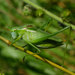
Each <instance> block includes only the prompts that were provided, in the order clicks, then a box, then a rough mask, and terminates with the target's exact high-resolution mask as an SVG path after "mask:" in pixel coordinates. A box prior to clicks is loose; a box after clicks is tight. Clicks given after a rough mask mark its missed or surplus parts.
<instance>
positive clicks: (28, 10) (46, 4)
mask: <svg viewBox="0 0 75 75" xmlns="http://www.w3.org/2000/svg"><path fill="white" fill-rule="evenodd" d="M31 1H32V2H33V3H35V4H37V5H39V6H42V7H43V8H45V9H47V10H49V11H51V12H52V13H53V14H56V15H57V16H59V17H63V19H65V20H64V21H67V20H68V22H71V23H72V24H75V10H74V9H75V3H74V2H72V0H64V1H62V0H60V1H59V0H31ZM26 5H28V4H27V3H25V2H24V1H23V0H20V1H19V0H0V35H1V36H3V37H5V38H7V39H8V40H10V41H12V42H13V41H14V39H16V37H18V34H19V33H20V32H18V34H16V33H14V32H13V33H12V36H11V29H13V30H14V29H17V28H18V29H20V31H21V29H22V28H25V27H26V28H27V29H29V30H30V29H31V28H33V29H34V31H36V36H35V34H33V33H32V35H33V37H32V38H33V39H34V38H39V37H42V35H43V36H46V35H47V34H48V35H49V34H50V36H51V34H52V37H50V36H48V37H47V36H46V39H45V40H43V41H42V42H40V43H38V44H37V45H36V43H35V46H36V47H37V48H39V49H40V50H41V53H40V54H39V55H40V56H41V57H43V58H47V59H49V60H51V61H53V62H55V63H57V64H59V65H63V63H62V62H63V59H64V51H65V50H67V51H66V58H65V63H66V64H65V67H66V68H67V69H69V70H70V71H73V72H75V71H74V66H75V60H74V59H75V40H74V39H75V35H74V34H75V31H74V30H72V31H71V32H72V34H71V37H70V40H69V41H68V47H67V49H66V48H65V47H66V42H65V41H66V40H67V39H68V37H69V29H67V30H64V28H63V27H65V26H63V24H61V23H59V22H58V21H57V20H55V19H53V18H51V17H49V16H48V15H47V14H45V13H44V12H43V11H42V10H40V9H38V10H37V9H35V8H34V7H32V6H31V5H29V6H26ZM63 5H64V6H65V7H64V6H63ZM23 13H24V14H23ZM68 28H69V27H68ZM33 29H32V30H33ZM37 30H38V31H37ZM61 30H63V32H60V31H61ZM57 32H59V34H58V33H57ZM25 33H26V32H25ZM25 33H24V34H23V35H24V37H23V38H22V39H19V40H18V41H17V42H16V44H18V45H19V46H24V45H26V44H27V43H26V42H25V39H27V37H26V34H27V35H30V33H26V34H25ZM43 33H44V34H43ZM54 33H57V35H56V34H54ZM20 34H21V33H20ZM45 34H46V35H45ZM38 36H39V37H38ZM12 37H13V38H14V39H12ZM44 38H45V37H44ZM23 39H24V40H23ZM33 39H32V40H30V42H31V41H34V40H33ZM36 40H37V39H36ZM41 40H42V38H41V39H38V41H41ZM61 41H63V45H61V44H62V42H61ZM28 43H29V42H28ZM31 44H32V42H31ZM59 45H61V46H59ZM50 46H51V47H55V48H49V47H50ZM56 46H58V47H56ZM47 47H48V49H47ZM27 48H28V49H30V48H31V47H29V46H28V47H27ZM45 48H46V49H45ZM32 49H33V48H31V50H32ZM33 51H34V52H35V49H33ZM24 56H25V61H24V62H23V57H24ZM0 73H4V74H5V75H27V74H28V75H63V73H62V72H61V71H60V70H59V69H56V68H54V67H53V66H50V65H48V64H47V63H44V62H42V61H40V60H38V59H35V58H34V57H32V56H30V55H28V54H26V53H24V52H21V51H18V50H17V49H15V48H13V47H11V46H8V45H6V44H5V43H4V42H3V41H1V40H0ZM65 74H66V73H65ZM66 75H67V74H66Z"/></svg>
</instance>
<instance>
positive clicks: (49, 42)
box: [36, 39, 63, 49]
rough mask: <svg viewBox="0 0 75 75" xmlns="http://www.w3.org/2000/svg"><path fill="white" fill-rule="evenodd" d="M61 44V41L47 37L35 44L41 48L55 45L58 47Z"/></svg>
mask: <svg viewBox="0 0 75 75" xmlns="http://www.w3.org/2000/svg"><path fill="white" fill-rule="evenodd" d="M61 45H63V42H62V41H56V40H52V39H47V40H45V41H43V42H40V43H38V44H36V46H37V47H38V48H43V49H48V48H55V47H58V46H61Z"/></svg>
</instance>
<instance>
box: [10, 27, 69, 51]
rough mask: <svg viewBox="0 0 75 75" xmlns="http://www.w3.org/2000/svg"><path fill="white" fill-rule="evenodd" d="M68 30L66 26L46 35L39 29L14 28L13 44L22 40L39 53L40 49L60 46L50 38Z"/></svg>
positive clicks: (60, 43) (59, 43)
mask: <svg viewBox="0 0 75 75" xmlns="http://www.w3.org/2000/svg"><path fill="white" fill-rule="evenodd" d="M68 28H70V26H67V27H65V28H63V29H61V30H59V31H57V32H55V33H52V34H50V33H47V32H44V31H41V30H39V29H37V30H36V29H32V28H26V27H23V28H16V29H12V30H11V31H12V33H11V34H12V38H13V39H15V40H14V41H13V43H15V42H17V41H18V40H19V39H21V38H22V39H23V40H24V41H25V42H26V43H27V45H29V46H31V47H33V48H34V49H35V50H37V51H38V52H40V48H43V49H44V48H47V49H48V48H54V47H57V46H60V45H62V42H61V41H60V42H59V41H56V40H52V39H50V37H52V36H55V35H56V34H58V33H60V32H62V31H64V30H66V29H68ZM13 43H12V44H13Z"/></svg>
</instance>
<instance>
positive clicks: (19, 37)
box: [11, 35, 22, 45]
mask: <svg viewBox="0 0 75 75" xmlns="http://www.w3.org/2000/svg"><path fill="white" fill-rule="evenodd" d="M21 37H22V35H19V36H18V37H17V38H16V39H15V40H14V41H13V42H12V43H11V45H12V44H14V43H15V42H17V41H18V40H19V39H21Z"/></svg>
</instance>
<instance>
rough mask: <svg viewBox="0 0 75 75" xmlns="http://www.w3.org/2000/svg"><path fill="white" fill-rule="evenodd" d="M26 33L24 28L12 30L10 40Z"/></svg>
mask: <svg viewBox="0 0 75 75" xmlns="http://www.w3.org/2000/svg"><path fill="white" fill-rule="evenodd" d="M25 31H26V28H13V29H11V35H12V38H13V39H15V38H17V36H19V35H22V34H24V33H25Z"/></svg>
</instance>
